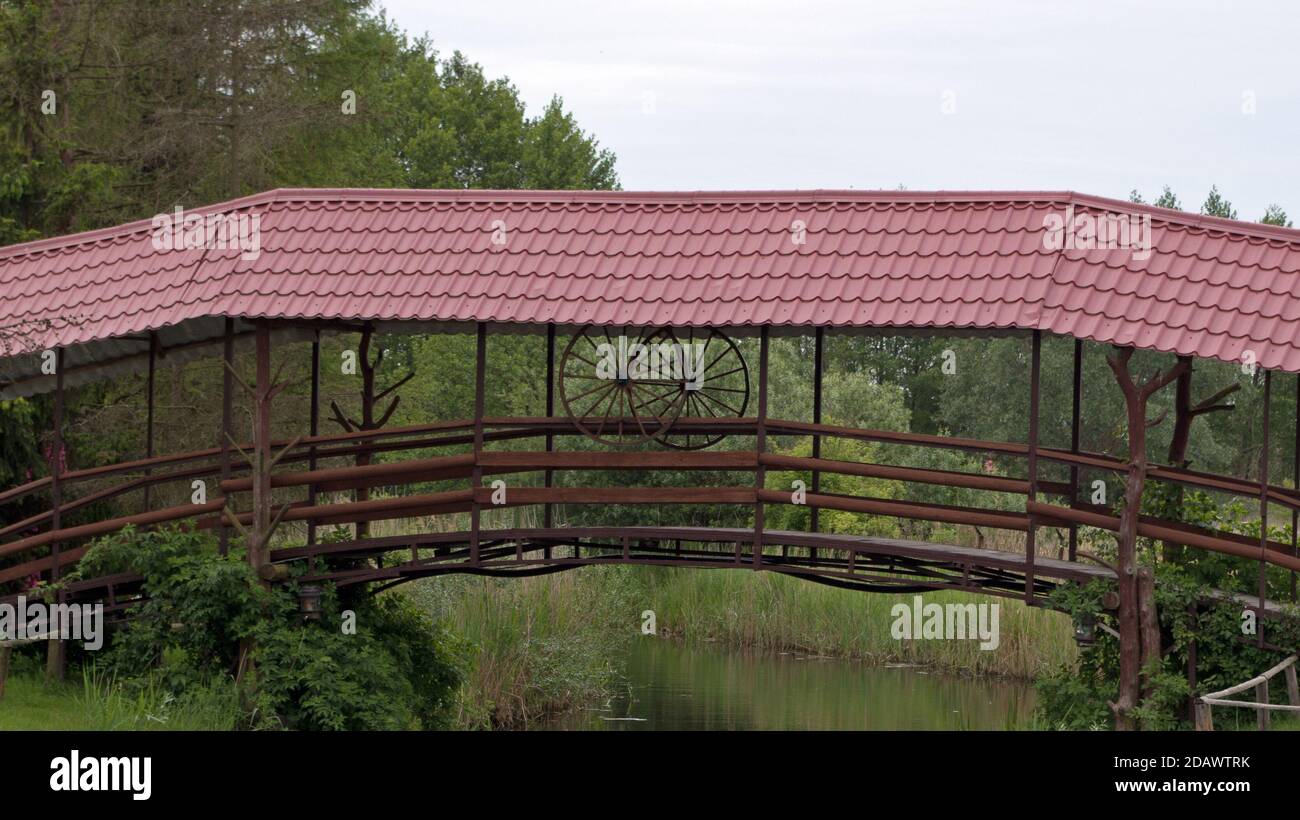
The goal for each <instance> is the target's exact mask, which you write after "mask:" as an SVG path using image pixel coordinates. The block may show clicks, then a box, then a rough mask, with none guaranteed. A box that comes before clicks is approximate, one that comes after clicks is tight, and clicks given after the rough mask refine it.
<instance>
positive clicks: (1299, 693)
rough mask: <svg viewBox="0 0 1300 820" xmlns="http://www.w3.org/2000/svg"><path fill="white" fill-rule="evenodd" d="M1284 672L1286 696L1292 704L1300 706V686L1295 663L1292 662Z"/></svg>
mask: <svg viewBox="0 0 1300 820" xmlns="http://www.w3.org/2000/svg"><path fill="white" fill-rule="evenodd" d="M1282 674H1284V675H1286V698H1287V702H1288V703H1290V704H1291V705H1292V706H1300V686H1297V685H1296V672H1295V664H1294V663H1293V664H1291V665H1290V666H1288V667H1287V668H1286V671H1285V672H1283V673H1282Z"/></svg>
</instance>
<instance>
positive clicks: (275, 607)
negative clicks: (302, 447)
mask: <svg viewBox="0 0 1300 820" xmlns="http://www.w3.org/2000/svg"><path fill="white" fill-rule="evenodd" d="M116 572H133V573H137V574H139V575H141V576H143V578H144V583H143V591H144V593H145V594H146V595H147V596H148V597H147V599H146V600H145V601H144V602H142V603H140V604H137V605H136V606H134V607H133V608H132V610H131V612H130V616H131V617H130V620H129V621H128V623H127V625H126V626H125V627H124V628H123V629H121V630H119V631H118V632H117V633H116V634H114V635H113V637H112V641H111V643H110V645H109V647H108V648H107V649H106V650H105V651H104V654H103V656H102V657H101V658H100V659H99V660H98V667H99V669H100V670H101V671H102V673H104V674H107V675H110V676H111V677H112V678H114V679H115V680H116V681H118V682H120V683H121V684H122V685H123V686H125V687H127V688H128V690H130V689H132V688H134V689H136V690H139V689H141V688H144V687H150V686H161V687H163V689H164V690H165V691H167V692H169V693H171V694H172V695H173V696H174V697H175V698H177V699H182V700H184V699H187V698H193V697H195V696H196V693H201V692H203V691H205V690H207V689H210V688H211V687H213V686H221V685H222V684H221V683H220V681H228V680H229V679H230V678H231V676H232V675H234V674H235V673H237V672H239V671H240V669H239V664H240V648H241V647H252V651H251V654H250V656H249V663H248V665H246V666H245V668H244V670H243V671H244V672H245V673H246V674H244V675H243V677H242V678H241V684H242V685H243V690H244V698H245V702H246V704H247V706H248V707H249V711H248V712H247V713H246V714H245V715H244V716H243V718H242V721H243V723H244V725H248V726H252V727H257V728H276V727H284V728H290V729H403V728H405V729H416V728H426V729H428V728H437V727H439V726H441V725H444V724H445V723H446V721H447V720H448V719H449V708H450V704H451V698H452V696H453V694H454V692H455V691H456V688H457V687H458V685H459V682H460V674H461V673H460V665H461V662H462V655H463V648H462V647H461V645H460V644H459V643H458V642H457V641H455V640H453V639H451V638H450V637H449V636H448V635H447V634H446V632H445V631H444V630H443V629H442V628H441V627H439V626H437V625H435V624H433V623H432V622H430V621H429V620H428V619H427V618H425V617H423V616H422V615H421V614H420V613H419V612H418V611H416V610H414V609H413V605H412V604H411V603H410V602H409V600H407V599H406V598H405V597H404V596H402V595H400V594H389V595H385V596H380V597H378V598H373V597H361V598H360V603H359V604H358V609H357V610H356V611H355V612H353V613H352V614H351V616H348V615H347V614H346V613H344V612H343V611H341V610H340V607H339V602H338V599H337V596H336V595H334V594H333V593H332V590H327V591H326V594H325V596H324V598H323V600H322V614H321V618H320V619H319V621H304V620H303V619H302V617H301V616H300V615H298V601H297V585H296V584H294V583H288V584H282V585H279V586H276V587H273V588H270V589H268V588H266V587H264V586H263V585H262V584H260V583H259V582H258V581H257V579H256V577H255V576H254V574H253V572H252V570H251V569H250V568H249V567H248V565H247V564H246V563H245V562H244V560H243V556H242V553H241V552H240V551H238V550H232V551H231V553H230V555H229V556H226V557H222V556H220V555H219V554H218V552H217V550H216V545H215V541H214V540H213V539H212V537H211V536H210V535H207V534H199V533H196V532H193V531H183V530H176V529H165V530H156V531H152V532H137V531H136V530H134V529H133V528H127V529H125V530H123V531H122V532H120V533H117V534H115V535H112V536H109V537H107V538H104V539H102V540H100V541H98V542H96V544H95V545H94V546H93V547H92V548H91V550H90V551H89V553H87V555H86V557H85V558H83V559H82V562H81V565H80V567H79V568H78V570H77V574H76V575H74V576H72V577H73V579H74V580H75V578H76V577H78V576H80V577H95V576H100V575H106V574H111V573H116ZM345 618H346V619H348V620H353V619H354V622H355V634H353V633H352V632H349V631H347V630H345V629H344V622H345Z"/></svg>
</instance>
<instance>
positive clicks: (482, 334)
mask: <svg viewBox="0 0 1300 820" xmlns="http://www.w3.org/2000/svg"><path fill="white" fill-rule="evenodd" d="M475 338H476V343H475V353H474V472H473V476H472V478H471V481H470V488H471V489H472V490H473V492H474V504H473V507H472V508H471V509H470V529H471V533H472V534H471V536H470V542H469V556H470V557H469V562H470V564H471V565H475V566H476V565H478V563H479V527H480V519H481V518H482V514H483V511H482V502H480V500H479V490H480V489H482V487H483V468H482V466H481V465H480V464H479V458H480V456H482V454H483V394H484V391H485V381H486V378H487V325H486V324H485V323H483V322H479V323H478V332H477V335H476V337H475ZM516 492H518V491H517V490H516ZM488 503H491V499H490V498H489V499H488Z"/></svg>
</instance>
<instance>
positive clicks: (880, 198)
mask: <svg viewBox="0 0 1300 820" xmlns="http://www.w3.org/2000/svg"><path fill="white" fill-rule="evenodd" d="M313 201H335V202H337V201H352V202H366V201H378V202H385V201H387V202H394V203H400V202H483V203H490V202H551V203H557V204H561V203H568V204H575V205H576V204H587V203H592V204H595V203H601V202H615V203H620V202H621V203H627V204H644V205H651V204H667V203H681V204H746V203H749V204H772V205H780V204H787V203H789V204H794V203H800V202H805V203H817V204H833V203H846V204H848V203H862V204H868V203H916V204H924V203H930V204H942V203H951V204H979V203H985V204H989V205H998V204H1014V203H1017V202H1035V203H1039V202H1041V203H1053V204H1058V205H1062V206H1068V205H1083V206H1087V207H1101V208H1106V209H1109V210H1113V211H1118V212H1130V213H1131V212H1137V213H1145V214H1150V215H1151V217H1152V218H1153V219H1160V220H1161V221H1163V222H1166V223H1173V224H1180V225H1185V226H1187V227H1191V228H1199V229H1202V230H1220V231H1223V232H1225V233H1231V234H1234V235H1238V236H1244V237H1248V238H1260V239H1266V240H1270V239H1272V240H1278V241H1282V242H1287V243H1294V244H1300V229H1294V228H1283V227H1280V226H1275V225H1265V224H1263V223H1258V222H1247V221H1244V220H1233V219H1225V218H1222V217H1214V216H1205V215H1203V214H1194V213H1191V212H1188V211H1178V210H1172V209H1169V208H1161V207H1157V206H1155V205H1148V204H1146V203H1141V202H1128V201H1126V200H1120V199H1111V198H1108V197H1101V196H1095V195H1092V194H1083V193H1079V192H1077V191H909V190H892V189H890V190H885V189H880V190H876V189H852V188H850V189H830V188H810V189H789V190H738V191H703V190H701V191H587V190H510V189H480V188H451V189H443V188H273V189H270V190H267V191H262V192H260V193H256V194H251V195H248V196H244V197H239V198H236V199H232V200H227V201H224V202H215V203H210V204H208V205H203V206H199V207H195V208H189V209H186V212H187V213H199V214H211V213H225V212H229V211H236V210H241V209H245V208H250V207H253V206H256V205H262V204H276V203H281V202H313ZM155 218H156V215H155V216H153V217H148V218H144V219H139V220H135V221H133V222H127V223H124V224H121V225H116V226H109V227H104V228H97V229H95V230H91V231H83V232H80V233H74V234H65V235H63V236H56V237H47V238H44V239H36V240H33V241H30V242H21V243H16V244H13V245H8V246H5V247H0V259H4V258H9V257H13V256H22V255H25V254H30V253H39V252H43V251H48V250H53V249H56V248H65V247H71V246H76V245H84V244H89V243H93V242H99V241H103V240H105V239H114V238H118V237H124V236H129V235H131V234H134V233H137V232H140V231H143V230H151V229H152V228H153V220H154V219H155Z"/></svg>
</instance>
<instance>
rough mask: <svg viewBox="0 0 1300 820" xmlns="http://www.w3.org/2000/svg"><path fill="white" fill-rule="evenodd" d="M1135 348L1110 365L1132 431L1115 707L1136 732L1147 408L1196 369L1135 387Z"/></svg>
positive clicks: (1120, 723)
mask: <svg viewBox="0 0 1300 820" xmlns="http://www.w3.org/2000/svg"><path fill="white" fill-rule="evenodd" d="M1132 358H1133V348H1131V347H1116V349H1115V352H1114V354H1113V355H1112V356H1110V357H1109V358H1108V359H1107V364H1109V365H1110V369H1111V371H1113V372H1114V374H1115V381H1116V382H1118V384H1119V387H1120V390H1121V391H1122V392H1123V394H1124V406H1125V414H1126V416H1127V427H1128V474H1127V476H1126V478H1125V483H1124V510H1123V513H1122V514H1121V515H1120V523H1119V532H1118V534H1117V539H1116V540H1117V542H1118V547H1119V556H1118V560H1117V562H1116V568H1117V570H1118V572H1117V576H1118V579H1117V580H1118V586H1119V635H1120V637H1119V646H1120V650H1119V698H1118V700H1117V702H1115V703H1113V704H1111V709H1112V711H1113V712H1114V714H1115V728H1116V729H1120V730H1127V729H1132V728H1133V727H1134V719H1133V710H1134V709H1135V708H1136V707H1137V705H1138V701H1139V700H1140V699H1141V695H1142V679H1141V678H1142V636H1141V630H1140V627H1139V613H1138V573H1137V527H1138V517H1139V515H1140V514H1141V509H1142V490H1143V487H1145V485H1146V473H1147V444H1146V436H1147V428H1148V427H1149V426H1150V423H1149V421H1148V420H1147V403H1148V401H1149V400H1150V398H1151V396H1152V395H1153V394H1154V393H1155V392H1156V391H1158V390H1160V389H1161V388H1162V387H1164V386H1166V385H1168V384H1169V383H1171V382H1173V381H1174V380H1175V379H1177V378H1178V377H1179V376H1180V375H1181V374H1182V373H1183V372H1184V371H1185V370H1186V369H1187V368H1188V367H1189V366H1190V364H1189V363H1188V362H1186V361H1180V362H1179V363H1178V364H1177V365H1175V366H1174V367H1172V368H1170V369H1169V371H1168V372H1165V373H1160V372H1157V373H1155V374H1154V375H1153V376H1151V378H1149V379H1147V380H1145V381H1143V382H1141V383H1140V384H1138V383H1135V382H1134V381H1133V376H1132V374H1131V373H1130V372H1129V360H1130V359H1132Z"/></svg>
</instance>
